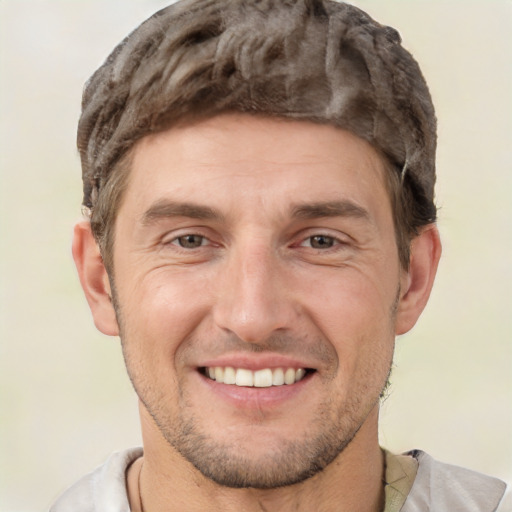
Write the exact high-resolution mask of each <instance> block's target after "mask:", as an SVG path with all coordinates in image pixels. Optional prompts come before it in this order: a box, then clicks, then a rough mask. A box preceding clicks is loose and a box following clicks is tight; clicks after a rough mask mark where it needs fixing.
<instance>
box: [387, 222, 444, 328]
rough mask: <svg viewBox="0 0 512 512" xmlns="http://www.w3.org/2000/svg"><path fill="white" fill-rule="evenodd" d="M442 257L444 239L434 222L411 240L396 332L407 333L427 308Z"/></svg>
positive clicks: (398, 309)
mask: <svg viewBox="0 0 512 512" xmlns="http://www.w3.org/2000/svg"><path fill="white" fill-rule="evenodd" d="M440 257H441V240H440V238H439V231H438V230H437V227H436V226H435V224H430V225H428V226H426V227H424V228H423V229H422V231H421V232H420V234H419V235H418V236H417V237H416V238H414V239H413V241H412V242H411V256H410V265H409V270H408V271H407V273H404V276H403V278H402V289H401V295H400V301H399V304H398V308H397V315H396V326H395V332H396V334H405V333H406V332H408V331H409V330H410V329H412V328H413V327H414V324H415V323H416V321H417V320H418V318H419V317H420V315H421V312H422V311H423V309H424V308H425V306H426V304H427V301H428V298H429V297H430V292H431V291H432V286H433V284H434V279H435V276H436V272H437V266H438V263H439V259H440Z"/></svg>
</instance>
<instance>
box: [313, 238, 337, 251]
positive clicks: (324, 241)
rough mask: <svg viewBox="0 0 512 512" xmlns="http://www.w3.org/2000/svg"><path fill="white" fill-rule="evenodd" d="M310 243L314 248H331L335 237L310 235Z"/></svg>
mask: <svg viewBox="0 0 512 512" xmlns="http://www.w3.org/2000/svg"><path fill="white" fill-rule="evenodd" d="M309 243H310V244H311V247H312V248H313V249H330V248H331V247H332V246H333V245H334V243H335V239H334V238H333V237H332V236H325V235H315V236H310V237H309Z"/></svg>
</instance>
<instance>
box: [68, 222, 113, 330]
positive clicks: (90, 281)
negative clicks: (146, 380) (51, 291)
mask: <svg viewBox="0 0 512 512" xmlns="http://www.w3.org/2000/svg"><path fill="white" fill-rule="evenodd" d="M72 251H73V259H74V260H75V265H76V268H77V270H78V276H79V278H80V283H81V285H82V288H83V290H84V293H85V297H86V299H87V302H88V303H89V307H90V308H91V312H92V316H93V318H94V323H95V325H96V327H97V328H98V330H100V331H101V332H102V333H103V334H107V335H110V336H118V335H119V327H118V324H117V319H116V314H115V310H114V306H113V304H112V300H111V290H110V283H109V279H108V274H107V271H106V269H105V265H104V264H103V259H102V257H101V254H100V250H99V247H98V244H97V243H96V240H95V239H94V236H93V234H92V231H91V224H90V222H89V221H81V222H78V223H77V224H76V225H75V229H74V232H73V245H72Z"/></svg>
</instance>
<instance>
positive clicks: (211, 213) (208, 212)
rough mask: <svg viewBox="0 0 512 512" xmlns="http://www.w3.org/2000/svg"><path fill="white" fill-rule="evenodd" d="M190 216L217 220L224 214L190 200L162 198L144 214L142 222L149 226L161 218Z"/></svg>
mask: <svg viewBox="0 0 512 512" xmlns="http://www.w3.org/2000/svg"><path fill="white" fill-rule="evenodd" d="M172 217H189V218H191V219H199V220H217V219H221V218H222V217H223V216H222V215H221V214H220V213H219V212H218V211H217V210H214V209H213V208H210V207H209V206H203V205H199V204H195V203H189V202H179V201H169V200H165V199H163V200H160V201H157V202H156V203H154V204H153V205H151V206H150V207H149V208H148V209H147V210H146V211H145V212H144V214H143V215H142V224H143V225H144V226H148V225H151V224H153V223H154V222H157V221H158V220H161V219H166V218H172Z"/></svg>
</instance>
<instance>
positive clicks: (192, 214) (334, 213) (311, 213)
mask: <svg viewBox="0 0 512 512" xmlns="http://www.w3.org/2000/svg"><path fill="white" fill-rule="evenodd" d="M173 217H188V218H191V219H199V220H222V219H223V218H224V216H223V215H222V214H221V213H220V212H219V211H217V210H215V209H214V208H211V207H209V206H203V205H199V204H196V203H191V202H180V201H170V200H166V199H162V200H159V201H157V202H155V203H154V204H153V205H151V206H150V207H149V208H148V209H147V210H146V211H145V212H144V214H143V216H142V225H144V226H149V225H151V224H153V223H155V222H157V221H159V220H161V219H167V218H173ZM292 217H294V218H297V219H303V220H309V219H319V218H322V217H353V218H358V219H363V220H370V215H369V213H368V211H367V210H365V209H364V208H362V207H361V206H359V205H357V204H355V203H354V202H352V201H349V200H341V201H327V202H316V203H303V204H296V205H295V206H293V207H292Z"/></svg>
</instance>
